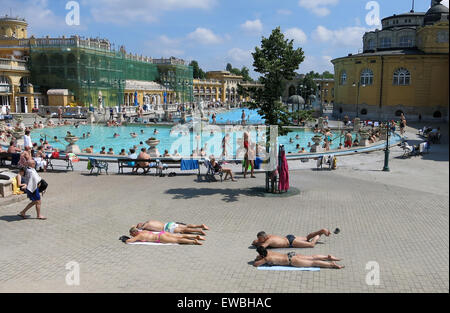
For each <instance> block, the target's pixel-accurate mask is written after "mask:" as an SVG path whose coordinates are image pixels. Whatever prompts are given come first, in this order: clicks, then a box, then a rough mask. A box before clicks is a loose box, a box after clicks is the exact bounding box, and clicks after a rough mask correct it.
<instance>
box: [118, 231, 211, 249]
mask: <svg viewBox="0 0 450 313" xmlns="http://www.w3.org/2000/svg"><path fill="white" fill-rule="evenodd" d="M130 235H131V236H132V237H133V238H128V237H126V236H122V237H121V238H120V239H121V240H122V241H123V242H125V243H133V242H155V243H179V244H183V245H202V243H201V242H200V240H205V238H204V237H202V236H198V235H175V234H171V233H166V232H165V231H162V232H160V233H156V234H155V233H153V232H150V231H147V230H139V229H137V228H136V227H132V228H131V229H130ZM125 239H126V240H125Z"/></svg>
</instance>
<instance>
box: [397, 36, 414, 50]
mask: <svg viewBox="0 0 450 313" xmlns="http://www.w3.org/2000/svg"><path fill="white" fill-rule="evenodd" d="M399 46H400V47H402V48H409V47H412V46H413V40H412V38H411V37H410V36H402V37H400V43H399Z"/></svg>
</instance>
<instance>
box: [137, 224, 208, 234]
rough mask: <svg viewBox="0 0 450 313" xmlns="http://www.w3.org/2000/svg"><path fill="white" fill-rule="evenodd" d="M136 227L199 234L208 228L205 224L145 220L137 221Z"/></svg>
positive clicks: (173, 232)
mask: <svg viewBox="0 0 450 313" xmlns="http://www.w3.org/2000/svg"><path fill="white" fill-rule="evenodd" d="M136 228H138V229H143V230H148V231H165V232H167V233H171V234H200V235H206V233H205V232H204V231H205V230H209V228H208V227H207V226H206V225H205V224H202V225H192V224H189V225H186V224H183V223H175V222H168V223H163V222H160V221H147V222H145V223H139V224H137V225H136Z"/></svg>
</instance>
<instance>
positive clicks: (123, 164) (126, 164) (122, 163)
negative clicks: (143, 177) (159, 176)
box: [117, 158, 156, 174]
mask: <svg viewBox="0 0 450 313" xmlns="http://www.w3.org/2000/svg"><path fill="white" fill-rule="evenodd" d="M143 162H145V163H148V164H149V165H148V166H147V167H142V166H139V165H137V164H138V163H143ZM130 163H133V164H134V165H130ZM154 163H155V160H153V159H148V160H143V159H128V158H119V159H117V165H118V167H119V171H118V174H123V169H124V168H131V169H137V170H139V169H140V168H142V169H143V170H144V172H143V173H142V174H147V173H148V172H150V170H151V169H152V168H156V166H155V164H154ZM136 172H137V171H136ZM155 174H156V173H155Z"/></svg>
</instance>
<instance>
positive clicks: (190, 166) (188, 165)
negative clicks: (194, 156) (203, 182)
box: [180, 160, 198, 171]
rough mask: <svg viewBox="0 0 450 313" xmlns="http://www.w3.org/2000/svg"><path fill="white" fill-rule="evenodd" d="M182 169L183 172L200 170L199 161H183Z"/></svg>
mask: <svg viewBox="0 0 450 313" xmlns="http://www.w3.org/2000/svg"><path fill="white" fill-rule="evenodd" d="M180 169H181V170H182V171H192V170H198V160H181V165H180Z"/></svg>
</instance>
